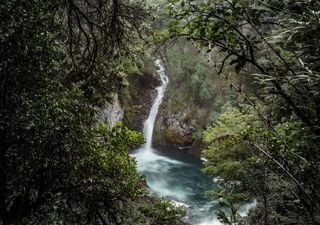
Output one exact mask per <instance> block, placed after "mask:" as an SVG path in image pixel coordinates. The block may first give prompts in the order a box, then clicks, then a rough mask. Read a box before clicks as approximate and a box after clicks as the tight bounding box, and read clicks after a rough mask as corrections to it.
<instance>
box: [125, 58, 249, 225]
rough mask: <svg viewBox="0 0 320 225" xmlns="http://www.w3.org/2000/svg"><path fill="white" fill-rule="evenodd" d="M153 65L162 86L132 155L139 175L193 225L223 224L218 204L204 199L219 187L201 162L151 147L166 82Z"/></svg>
mask: <svg viewBox="0 0 320 225" xmlns="http://www.w3.org/2000/svg"><path fill="white" fill-rule="evenodd" d="M155 64H156V66H157V67H158V68H159V69H158V70H157V73H158V74H159V76H160V79H161V85H160V86H159V87H157V88H156V90H157V96H156V98H155V100H154V102H153V105H152V107H151V110H150V114H149V116H148V118H147V120H146V121H145V123H144V129H143V132H144V137H145V140H146V143H145V144H144V145H143V146H142V147H141V148H140V149H137V150H136V151H135V152H134V153H133V154H131V155H132V156H133V157H135V158H136V160H137V169H138V172H139V173H142V174H144V175H145V176H146V182H147V185H148V186H149V188H150V190H151V193H153V194H155V195H157V196H161V197H166V198H168V199H170V200H172V202H173V203H174V204H175V205H177V206H183V207H185V208H186V209H187V217H188V218H189V220H190V222H191V223H192V224H193V225H222V224H221V223H220V222H219V221H218V220H217V219H216V217H215V212H216V210H218V209H219V208H220V206H219V203H218V201H212V200H211V199H209V198H208V197H207V196H206V191H208V190H212V189H215V188H218V184H217V183H216V182H215V181H213V179H212V178H211V177H208V176H206V175H204V174H203V173H202V172H201V171H200V167H201V160H200V159H197V158H195V157H193V156H191V155H187V154H186V153H185V152H183V151H181V150H174V149H173V150H172V149H170V150H169V151H166V150H159V149H154V148H152V134H153V128H154V123H155V120H156V117H157V114H158V110H159V106H160V104H161V102H162V98H163V96H164V92H165V89H166V86H167V84H168V82H169V79H168V77H167V76H166V74H165V70H164V67H163V65H162V64H161V61H160V60H156V61H155ZM244 211H245V210H244Z"/></svg>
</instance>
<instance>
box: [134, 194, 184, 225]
mask: <svg viewBox="0 0 320 225" xmlns="http://www.w3.org/2000/svg"><path fill="white" fill-rule="evenodd" d="M139 210H140V211H141V212H142V213H143V214H144V215H146V216H147V218H151V220H150V223H148V224H150V225H178V224H179V222H178V220H177V219H178V218H180V217H182V216H183V215H184V210H183V209H182V208H179V207H176V206H174V205H173V204H172V203H170V202H168V201H167V200H164V199H157V200H155V202H154V203H153V204H152V205H150V204H147V203H145V204H143V205H141V206H140V207H139Z"/></svg>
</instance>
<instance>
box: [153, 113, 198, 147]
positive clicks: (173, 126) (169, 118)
mask: <svg viewBox="0 0 320 225" xmlns="http://www.w3.org/2000/svg"><path fill="white" fill-rule="evenodd" d="M196 125H197V121H196V120H195V119H192V118H189V116H188V113H186V112H182V111H179V112H177V113H172V114H167V115H165V116H164V115H161V116H160V118H159V119H158V121H157V134H156V138H155V141H156V142H157V143H156V144H161V145H169V146H175V147H178V148H180V149H189V148H190V146H191V145H192V142H193V140H192V134H193V133H194V132H195V131H196V130H197V126H196Z"/></svg>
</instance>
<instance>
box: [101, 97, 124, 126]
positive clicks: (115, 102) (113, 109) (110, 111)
mask: <svg viewBox="0 0 320 225" xmlns="http://www.w3.org/2000/svg"><path fill="white" fill-rule="evenodd" d="M123 115H124V111H123V109H122V108H121V105H120V101H119V98H118V95H115V96H114V97H113V99H112V101H111V102H107V103H105V105H104V106H103V107H100V108H98V114H97V118H98V120H100V121H103V122H106V123H107V124H108V125H109V127H110V128H112V127H113V126H114V125H115V124H116V123H117V122H119V121H122V119H123Z"/></svg>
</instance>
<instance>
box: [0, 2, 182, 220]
mask: <svg viewBox="0 0 320 225" xmlns="http://www.w3.org/2000/svg"><path fill="white" fill-rule="evenodd" d="M138 9H141V8H140V6H139V7H138V5H137V4H136V3H130V2H127V1H120V0H119V1H118V0H114V1H73V0H68V1H67V0H66V1H57V0H49V1H39V0H28V1H20V0H8V1H4V2H3V3H2V4H1V6H0V17H1V18H0V34H1V35H0V140H1V145H0V176H1V179H0V224H3V225H9V224H10V225H11V224H15V225H18V224H143V223H144V222H146V221H147V222H148V221H149V220H151V218H150V216H149V215H148V214H147V213H143V212H142V210H140V208H139V206H140V205H141V204H143V203H144V202H145V198H146V197H145V196H144V186H143V183H142V182H141V178H140V176H139V175H138V174H137V172H136V166H135V161H134V160H133V159H132V158H131V157H129V155H128V150H129V149H131V148H133V147H134V146H136V145H138V144H141V143H142V141H143V140H142V135H141V134H140V133H138V132H135V131H130V130H128V129H127V128H126V127H125V126H124V125H123V124H118V125H116V126H115V127H114V128H112V129H109V126H108V125H107V124H104V123H102V122H101V121H97V119H96V116H95V115H96V113H97V111H96V106H97V104H98V103H99V102H101V101H105V99H107V97H108V96H110V95H112V94H113V93H114V92H116V91H118V90H119V89H120V88H121V87H122V86H123V85H124V83H125V78H124V74H123V73H122V72H123V71H122V70H121V69H118V68H117V67H118V65H119V64H117V63H118V62H119V61H120V60H121V58H122V57H126V58H127V57H129V56H130V55H128V54H129V53H130V52H129V50H130V48H131V47H130V46H132V45H131V44H132V43H131V42H134V39H133V37H137V36H139V31H140V30H139V29H140V28H141V26H138V25H142V24H141V23H140V22H141V20H142V18H143V16H144V15H145V14H144V11H142V10H139V11H138ZM124 10H128V11H126V12H125V13H127V12H129V14H124ZM129 37H130V40H129ZM148 204H149V205H150V207H151V206H154V207H155V208H157V207H156V206H157V204H155V203H154V200H153V201H151V200H149V203H148ZM159 207H160V206H159ZM174 212H176V211H172V212H171V213H172V214H175V213H174ZM175 215H177V214H175ZM173 218H174V219H177V218H179V216H178V215H177V216H176V217H174V216H172V220H174V219H173ZM161 219H162V218H161V217H159V220H161Z"/></svg>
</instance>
